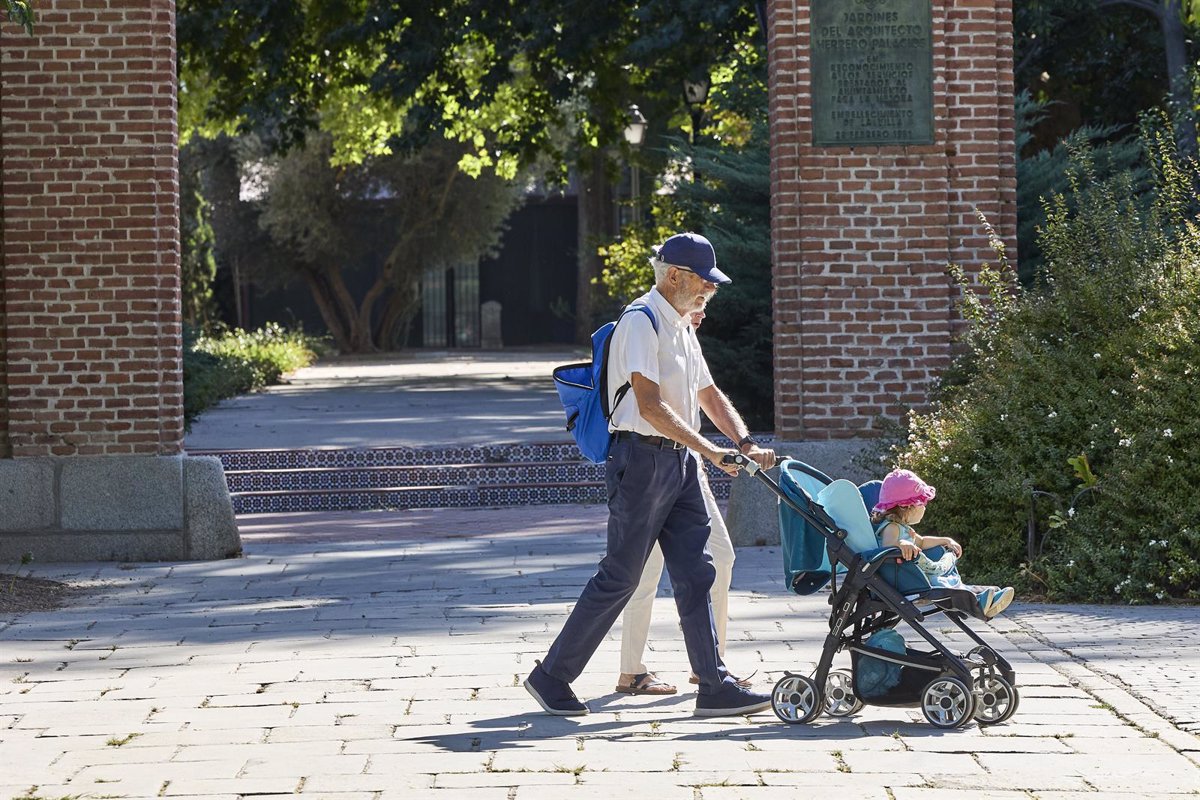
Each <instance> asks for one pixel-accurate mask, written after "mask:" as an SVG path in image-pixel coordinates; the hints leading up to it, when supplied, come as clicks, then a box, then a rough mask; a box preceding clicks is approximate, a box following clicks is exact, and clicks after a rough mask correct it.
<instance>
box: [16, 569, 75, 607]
mask: <svg viewBox="0 0 1200 800" xmlns="http://www.w3.org/2000/svg"><path fill="white" fill-rule="evenodd" d="M85 592H86V590H85V589H83V588H81V587H78V586H71V585H70V584H67V583H59V582H58V581H50V580H46V579H45V578H31V577H22V576H19V575H13V574H12V573H5V572H0V617H3V616H10V615H13V614H24V613H27V612H29V611H53V610H54V609H56V608H62V607H63V606H65V605H67V604H68V603H70V602H71V601H73V600H75V599H76V598H79V597H82V596H83V595H84V594H85Z"/></svg>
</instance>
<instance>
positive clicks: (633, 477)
mask: <svg viewBox="0 0 1200 800" xmlns="http://www.w3.org/2000/svg"><path fill="white" fill-rule="evenodd" d="M699 468H700V467H699V465H698V464H697V463H696V457H695V456H693V455H691V453H690V452H689V451H688V450H672V449H669V448H668V449H659V448H657V447H654V446H652V445H648V444H644V443H641V442H635V441H629V440H624V439H622V440H615V441H613V443H612V449H611V450H610V451H609V455H608V463H607V468H606V472H605V480H606V482H607V485H608V512H609V516H608V553H607V554H606V555H605V556H604V558H603V559H602V560H601V561H600V566H599V569H597V571H596V574H595V575H593V576H592V579H591V580H590V581H588V584H587V586H585V587H584V589H583V594H581V595H580V596H579V601H578V602H577V603H576V604H575V608H574V610H572V611H571V615H570V616H569V617H568V618H567V622H566V624H565V625H563V629H562V631H561V632H560V633H559V634H558V638H557V639H555V640H554V644H552V645H551V646H550V651H549V652H548V653H547V654H546V658H545V659H544V660H543V661H542V669H544V670H545V671H546V672H547V673H549V674H550V675H551V676H553V677H555V678H558V679H559V680H562V681H566V682H567V683H570V682H572V681H574V680H575V679H576V678H578V677H579V675H580V674H581V673H582V672H583V668H584V667H585V666H586V665H587V662H588V660H589V659H591V657H592V654H593V653H595V652H596V649H597V648H598V647H599V646H600V643H601V642H602V641H604V637H605V636H606V635H607V634H608V632H609V630H610V629H611V628H612V626H613V623H614V622H616V621H617V617H619V616H620V615H621V611H623V610H624V608H625V604H626V603H627V602H629V598H630V597H631V596H632V595H633V592H634V589H636V588H637V585H638V581H639V580H641V577H642V570H643V568H644V567H645V566H646V559H647V558H649V556H650V550H651V549H652V548H653V547H654V543H655V542H656V541H657V542H658V543H659V546H660V547H662V552H663V560H664V561H665V562H666V567H667V574H668V575H669V576H670V578H671V586H672V588H673V589H674V591H675V606H676V608H677V609H678V611H679V622H680V625H681V626H682V628H683V641H684V645H685V646H686V647H687V653H688V660H689V661H690V662H691V665H692V671H693V672H695V673H696V675H697V676H699V678H700V693H701V694H711V693H713V692H715V691H717V689H719V688H720V686H721V682H722V681H723V680H725V678H726V676H727V675H728V672H727V670H726V669H725V665H724V663H722V661H721V657H720V655H718V653H717V634H716V630H715V629H714V627H713V615H712V605H711V603H710V602H709V598H708V590H709V589H710V588H712V584H713V579H714V578H715V576H716V570H715V569H713V565H712V556H711V555H709V553H708V551H707V549H706V544H707V542H708V534H709V517H708V510H707V509H706V508H705V506H704V497H703V495H702V494H701V491H700V481H699V478H698V475H697V470H698V469H699Z"/></svg>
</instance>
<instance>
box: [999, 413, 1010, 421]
mask: <svg viewBox="0 0 1200 800" xmlns="http://www.w3.org/2000/svg"><path fill="white" fill-rule="evenodd" d="M1006 419H1008V414H1001V415H1000V421H1001V422H1004V420H1006Z"/></svg>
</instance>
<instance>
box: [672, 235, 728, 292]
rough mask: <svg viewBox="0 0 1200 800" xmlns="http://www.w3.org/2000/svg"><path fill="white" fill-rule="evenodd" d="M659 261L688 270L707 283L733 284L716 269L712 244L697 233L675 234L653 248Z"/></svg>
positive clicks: (715, 254)
mask: <svg viewBox="0 0 1200 800" xmlns="http://www.w3.org/2000/svg"><path fill="white" fill-rule="evenodd" d="M654 254H655V255H656V256H658V259H659V261H662V262H664V263H666V264H671V265H673V266H676V267H682V268H683V269H686V270H690V271H691V272H694V273H696V274H697V275H699V276H700V277H701V278H704V280H706V281H708V282H709V283H733V279H732V278H730V277H729V276H728V275H726V274H725V273H724V272H721V270H719V269H717V253H716V251H715V250H713V246H712V242H710V241H709V240H708V239H705V238H704V237H703V236H701V235H700V234H698V233H677V234H675V235H674V236H672V237H671V238H670V239H667V240H666V241H665V242H663V243H662V244H661V245H659V246H658V247H656V248H654Z"/></svg>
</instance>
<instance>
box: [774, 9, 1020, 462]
mask: <svg viewBox="0 0 1200 800" xmlns="http://www.w3.org/2000/svg"><path fill="white" fill-rule="evenodd" d="M889 5H890V2H889V0H875V2H868V3H859V4H858V7H859V8H860V9H864V10H865V9H868V8H869V9H871V10H872V11H877V12H881V13H885V12H886V11H887V9H888V7H889ZM810 12H811V9H810V2H809V1H808V0H772V2H771V3H770V8H769V20H770V21H769V25H768V33H769V36H768V40H769V52H770V98H771V100H770V103H771V105H770V113H771V194H772V249H773V256H774V301H773V302H774V315H775V359H774V360H775V379H776V387H777V388H776V395H775V430H776V433H777V434H778V435H779V437H780V438H781V439H784V440H821V439H848V438H856V437H862V436H871V435H875V434H876V433H877V431H876V430H875V428H876V425H875V420H876V418H877V417H880V416H884V417H891V418H895V419H898V418H900V417H902V416H903V415H904V413H906V411H907V410H908V409H909V408H911V407H914V406H921V405H922V404H923V403H924V402H925V400H926V391H927V389H928V387H929V384H930V382H931V381H932V380H933V379H934V378H935V377H936V376H937V375H938V373H939V372H940V371H941V370H942V369H943V368H945V367H946V366H947V364H948V363H949V361H950V358H951V347H952V333H953V332H954V330H955V329H956V327H957V318H956V313H955V310H954V305H953V301H954V296H955V292H954V288H953V285H952V282H951V280H950V278H949V277H948V275H947V274H946V265H947V263H948V262H954V263H957V264H960V265H962V266H963V267H964V268H965V269H966V271H967V272H968V274H970V273H971V272H972V271H974V270H978V268H979V266H980V265H981V264H982V263H984V262H988V261H990V262H993V263H994V262H995V257H994V255H993V253H992V251H991V249H990V248H989V246H988V240H987V235H986V233H985V232H984V230H983V228H982V227H981V225H980V223H979V220H978V219H977V217H976V209H978V211H980V212H982V213H983V214H985V215H986V216H987V218H988V221H989V222H990V223H991V224H992V225H993V226H995V228H996V230H997V232H998V233H999V234H1000V236H1001V238H1002V239H1003V241H1004V242H1005V244H1006V246H1007V248H1008V254H1009V257H1010V258H1011V259H1012V260H1013V262H1014V264H1015V257H1016V241H1015V239H1016V227H1017V224H1016V223H1017V219H1016V160H1015V159H1016V153H1015V144H1014V120H1013V78H1012V47H1013V44H1012V7H1011V2H1010V0H954V2H942V1H940V0H935V1H934V2H933V3H932V15H931V18H932V44H933V121H934V136H933V139H934V141H933V143H932V144H920V145H890V146H854V147H848V146H816V145H814V130H813V122H814V121H813V116H812V113H813V112H812V109H813V104H812V94H811V93H812V74H811V72H810V60H809V48H810V45H811V41H812V33H813V32H812V29H811V25H810V18H811V16H810Z"/></svg>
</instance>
